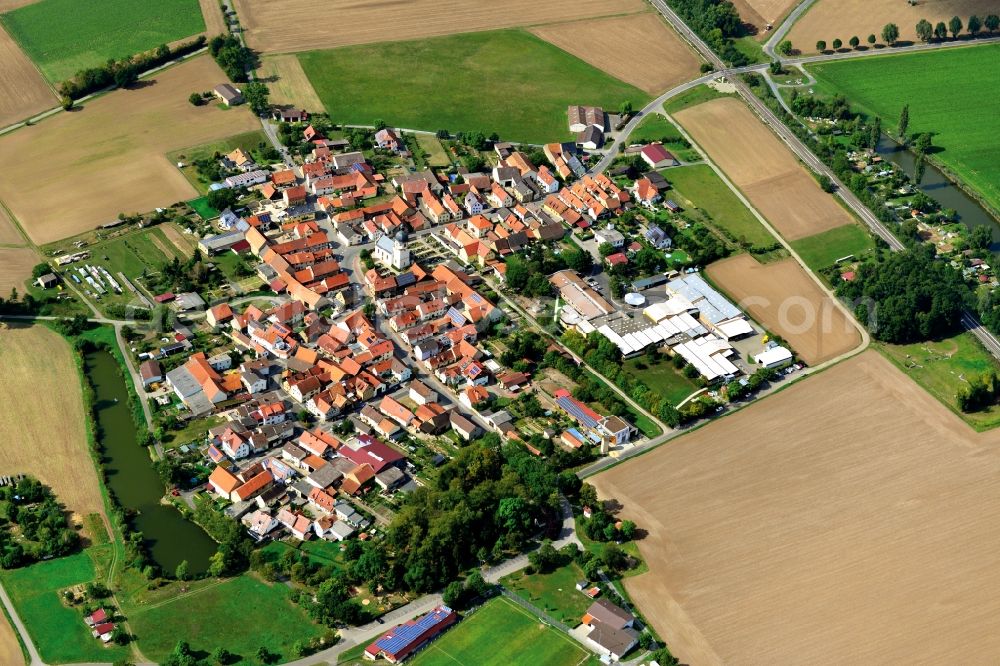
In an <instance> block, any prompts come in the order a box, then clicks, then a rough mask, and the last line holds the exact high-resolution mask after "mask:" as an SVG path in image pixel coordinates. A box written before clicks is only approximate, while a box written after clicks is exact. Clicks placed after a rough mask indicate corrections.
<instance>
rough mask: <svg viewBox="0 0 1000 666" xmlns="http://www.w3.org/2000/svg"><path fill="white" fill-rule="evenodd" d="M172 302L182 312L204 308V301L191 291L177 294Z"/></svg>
mask: <svg viewBox="0 0 1000 666" xmlns="http://www.w3.org/2000/svg"><path fill="white" fill-rule="evenodd" d="M241 235H242V234H241ZM174 302H176V303H177V306H178V307H179V308H181V309H182V310H199V309H203V308H204V307H205V299H204V298H202V297H201V296H199V295H198V294H196V293H195V292H193V291H186V292H184V293H183V294H177V297H176V298H175V299H174Z"/></svg>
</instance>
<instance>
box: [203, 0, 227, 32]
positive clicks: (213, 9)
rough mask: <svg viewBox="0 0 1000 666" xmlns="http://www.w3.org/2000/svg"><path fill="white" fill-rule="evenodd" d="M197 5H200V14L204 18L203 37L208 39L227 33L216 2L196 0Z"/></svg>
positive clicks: (214, 0)
mask: <svg viewBox="0 0 1000 666" xmlns="http://www.w3.org/2000/svg"><path fill="white" fill-rule="evenodd" d="M198 4H200V5H201V13H202V16H204V17H205V35H206V36H207V37H208V38H209V39H211V38H212V37H215V36H216V35H225V34H227V33H228V32H229V30H228V28H227V27H226V21H225V19H224V18H223V16H222V9H220V8H219V3H218V2H217V0H198Z"/></svg>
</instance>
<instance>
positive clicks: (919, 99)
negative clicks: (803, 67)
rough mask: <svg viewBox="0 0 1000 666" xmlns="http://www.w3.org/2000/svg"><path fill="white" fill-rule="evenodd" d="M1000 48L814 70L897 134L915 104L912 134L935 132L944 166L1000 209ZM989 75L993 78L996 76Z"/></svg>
mask: <svg viewBox="0 0 1000 666" xmlns="http://www.w3.org/2000/svg"><path fill="white" fill-rule="evenodd" d="M998 61H1000V44H984V45H981V46H973V47H969V48H960V49H943V50H939V51H934V52H928V53H912V54H906V55H892V56H885V57H879V58H861V59H856V60H850V61H843V62H832V63H825V64H822V65H813V66H810V67H809V71H810V72H812V73H813V74H814V75H815V76H816V78H817V79H819V81H820V82H821V83H824V84H826V85H827V86H829V87H831V88H833V89H835V90H838V91H840V92H842V93H844V94H845V95H846V96H847V98H848V100H850V101H851V103H852V104H854V105H855V106H856V107H858V109H859V110H860V111H864V112H865V113H868V114H871V115H877V116H881V118H882V126H883V127H885V128H887V129H888V130H889V131H890V132H895V130H896V128H897V127H898V122H899V113H900V110H901V109H902V107H903V105H904V104H909V105H910V125H909V132H910V133H920V132H933V133H934V145H935V146H936V147H938V148H939V150H938V151H937V152H934V153H933V155H932V156H933V158H934V159H935V160H939V161H940V162H942V163H943V164H944V166H945V167H946V168H947V169H948V170H950V171H952V172H953V173H954V174H955V175H956V176H957V177H958V178H960V179H961V180H963V181H964V182H965V183H966V184H967V185H969V187H971V188H972V189H974V190H975V191H977V192H978V193H980V194H981V195H982V196H983V197H984V198H985V199H986V201H987V203H988V204H989V205H990V206H991V207H992V208H993V209H994V210H995V211H1000V159H997V155H998V153H1000V114H998V113H997V107H996V104H994V103H987V100H993V101H995V100H997V99H1000V76H997V75H996V74H997V69H996V67H997V62H998ZM990 73H992V74H993V75H992V76H991V75H990Z"/></svg>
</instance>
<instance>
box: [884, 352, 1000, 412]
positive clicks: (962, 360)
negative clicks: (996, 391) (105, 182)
mask: <svg viewBox="0 0 1000 666" xmlns="http://www.w3.org/2000/svg"><path fill="white" fill-rule="evenodd" d="M876 348H877V349H878V350H879V351H880V352H882V354H883V355H884V356H885V357H886V358H888V359H889V360H890V361H892V363H893V365H895V366H896V367H897V368H899V369H900V370H902V371H903V374H905V375H906V376H908V377H909V378H910V379H912V380H913V381H915V382H916V383H917V384H919V385H920V386H921V387H923V389H924V390H925V391H927V392H928V393H930V394H931V395H932V396H934V397H935V398H937V400H938V401H940V402H941V403H942V404H944V405H945V406H946V407H947V408H948V409H950V410H951V411H953V412H955V413H956V414H958V415H959V416H960V417H961V418H962V420H964V421H965V422H966V423H968V424H969V425H971V426H972V427H973V428H975V429H976V430H978V431H983V430H989V429H991V428H995V427H997V426H998V425H1000V405H993V406H992V407H990V408H989V409H986V410H984V411H981V412H973V413H971V414H963V413H962V412H961V411H959V410H958V408H957V406H956V402H955V396H957V395H958V392H959V390H960V389H962V388H964V387H965V386H966V384H967V382H966V379H967V378H972V377H974V376H978V375H983V374H986V373H988V372H996V373H998V374H1000V364H998V363H997V361H996V359H994V358H993V357H992V356H991V355H990V353H989V352H987V351H986V349H984V348H983V346H982V345H981V344H980V343H979V341H978V340H976V339H975V338H974V337H972V334H971V333H960V334H958V335H956V336H954V337H951V338H946V339H944V340H939V341H933V342H916V343H914V344H911V345H889V344H878V345H876Z"/></svg>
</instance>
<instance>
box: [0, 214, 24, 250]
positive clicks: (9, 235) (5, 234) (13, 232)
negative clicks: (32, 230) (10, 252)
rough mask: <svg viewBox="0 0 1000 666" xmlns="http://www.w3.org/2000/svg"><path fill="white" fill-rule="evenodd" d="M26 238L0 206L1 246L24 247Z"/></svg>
mask: <svg viewBox="0 0 1000 666" xmlns="http://www.w3.org/2000/svg"><path fill="white" fill-rule="evenodd" d="M24 244H25V243H24V236H22V235H21V232H20V231H18V230H17V227H15V226H14V221H13V220H11V219H10V216H9V215H7V211H6V210H4V207H3V205H0V245H24Z"/></svg>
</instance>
